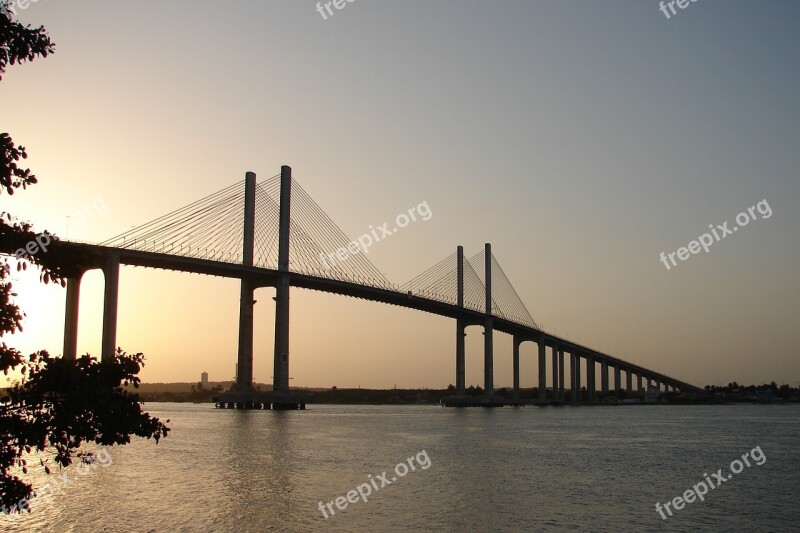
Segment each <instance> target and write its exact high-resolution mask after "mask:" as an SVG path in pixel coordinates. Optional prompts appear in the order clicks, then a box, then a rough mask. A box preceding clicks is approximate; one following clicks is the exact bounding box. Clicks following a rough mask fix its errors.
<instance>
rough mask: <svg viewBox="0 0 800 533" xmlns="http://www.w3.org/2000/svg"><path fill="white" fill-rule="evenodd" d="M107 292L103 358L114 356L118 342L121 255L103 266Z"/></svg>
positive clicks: (104, 311) (115, 256)
mask: <svg viewBox="0 0 800 533" xmlns="http://www.w3.org/2000/svg"><path fill="white" fill-rule="evenodd" d="M103 275H104V276H105V291H104V292H105V294H104V297H103V343H102V351H101V360H103V361H108V360H111V359H113V358H114V353H115V351H116V348H117V346H116V344H117V304H118V303H119V256H117V255H112V256H110V257H109V258H108V261H107V262H106V264H105V266H104V267H103Z"/></svg>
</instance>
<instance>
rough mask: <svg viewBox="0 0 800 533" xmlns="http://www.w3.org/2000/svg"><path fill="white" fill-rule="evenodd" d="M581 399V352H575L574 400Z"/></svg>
mask: <svg viewBox="0 0 800 533" xmlns="http://www.w3.org/2000/svg"><path fill="white" fill-rule="evenodd" d="M581 400H582V398H581V354H580V353H578V352H575V402H576V403H579V402H580V401H581Z"/></svg>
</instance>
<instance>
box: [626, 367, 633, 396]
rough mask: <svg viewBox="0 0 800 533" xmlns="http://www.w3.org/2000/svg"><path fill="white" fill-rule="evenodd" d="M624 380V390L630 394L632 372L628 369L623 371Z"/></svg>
mask: <svg viewBox="0 0 800 533" xmlns="http://www.w3.org/2000/svg"><path fill="white" fill-rule="evenodd" d="M625 378H626V380H627V382H626V383H625V385H627V386H626V387H625V390H626V391H627V392H628V394H631V393H632V392H633V372H632V371H631V370H630V369H628V370H626V371H625Z"/></svg>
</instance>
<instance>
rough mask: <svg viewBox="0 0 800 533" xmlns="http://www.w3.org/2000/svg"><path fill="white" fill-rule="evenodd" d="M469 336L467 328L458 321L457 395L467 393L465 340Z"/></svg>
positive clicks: (461, 321)
mask: <svg viewBox="0 0 800 533" xmlns="http://www.w3.org/2000/svg"><path fill="white" fill-rule="evenodd" d="M466 336H467V333H466V326H465V325H464V321H463V320H461V319H460V318H459V319H457V320H456V394H459V395H462V394H464V393H465V390H466V389H465V387H466V383H465V381H466V370H465V368H466V364H465V347H464V340H465V337H466Z"/></svg>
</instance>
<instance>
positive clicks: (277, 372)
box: [272, 165, 292, 392]
mask: <svg viewBox="0 0 800 533" xmlns="http://www.w3.org/2000/svg"><path fill="white" fill-rule="evenodd" d="M291 199H292V169H291V168H290V167H288V166H286V165H284V166H282V167H281V205H280V230H279V235H278V270H279V271H280V272H281V275H280V277H279V278H278V284H277V287H276V291H275V354H274V358H275V365H274V370H273V374H272V376H273V377H272V379H273V381H272V390H273V391H275V392H289V225H290V223H291V222H290V220H291V218H290V206H291Z"/></svg>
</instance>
